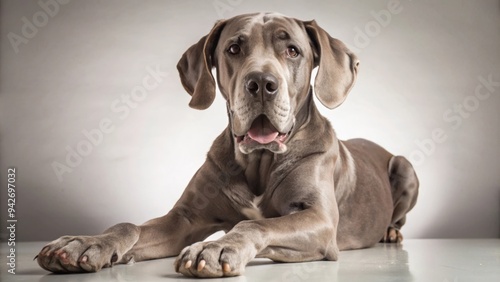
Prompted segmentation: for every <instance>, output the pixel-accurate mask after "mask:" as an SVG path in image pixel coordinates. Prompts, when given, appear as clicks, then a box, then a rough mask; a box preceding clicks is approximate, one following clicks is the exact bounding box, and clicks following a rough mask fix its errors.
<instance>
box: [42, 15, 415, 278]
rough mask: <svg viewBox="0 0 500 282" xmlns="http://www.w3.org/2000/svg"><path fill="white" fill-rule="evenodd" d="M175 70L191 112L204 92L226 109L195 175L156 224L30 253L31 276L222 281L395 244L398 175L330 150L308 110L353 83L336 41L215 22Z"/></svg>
mask: <svg viewBox="0 0 500 282" xmlns="http://www.w3.org/2000/svg"><path fill="white" fill-rule="evenodd" d="M316 67H317V68H318V72H317V75H316V77H315V78H314V87H313V86H311V85H310V81H311V72H312V70H313V69H314V68H316ZM177 68H178V70H179V74H180V78H181V82H182V85H183V86H184V88H185V90H186V91H187V92H188V93H189V95H191V101H190V103H189V105H190V106H191V107H192V108H195V109H206V108H208V107H209V106H210V105H211V104H212V102H213V100H214V98H215V93H216V89H215V87H216V83H215V80H217V82H218V83H217V84H218V86H219V90H220V92H221V93H222V95H223V96H224V99H225V100H226V101H227V114H228V126H227V128H226V129H225V130H224V131H223V132H222V133H221V134H220V135H219V137H217V139H216V140H215V141H214V143H213V145H212V147H211V149H210V151H209V152H208V155H207V158H206V161H205V163H204V164H203V165H202V166H201V168H200V169H199V170H198V171H197V172H196V173H195V175H194V177H193V178H192V179H191V181H190V182H189V184H188V185H187V187H186V189H185V191H184V193H183V195H182V196H181V198H180V199H179V201H178V202H177V203H176V204H175V206H174V207H173V209H172V210H171V211H170V212H169V213H168V214H166V215H165V216H162V217H159V218H155V219H152V220H150V221H148V222H146V223H144V224H143V225H140V226H136V225H134V224H130V223H122V224H118V225H115V226H113V227H111V228H109V229H108V230H106V231H104V233H103V234H101V235H97V236H64V237H61V238H59V239H57V240H55V241H53V242H51V243H49V244H48V245H47V246H45V247H44V248H43V249H42V250H41V251H40V253H39V254H38V256H37V261H38V263H39V264H40V266H41V267H43V268H44V269H46V270H48V271H51V272H56V273H67V272H93V271H98V270H100V269H101V268H103V267H109V266H111V265H113V264H116V263H127V262H130V261H143V260H149V259H156V258H163V257H169V256H177V259H176V261H175V269H176V271H177V272H180V273H182V274H184V275H186V276H195V277H221V276H235V275H240V274H242V273H243V272H244V270H245V265H246V264H247V263H248V262H249V261H250V260H252V259H253V258H255V257H263V258H269V259H272V260H274V261H280V262H299V261H313V260H332V261H335V260H337V259H338V257H339V250H347V249H356V248H364V247H369V246H372V245H374V244H376V243H378V242H380V241H383V242H390V243H399V242H400V241H401V240H402V235H401V233H400V229H401V227H402V226H403V225H404V223H405V219H406V213H407V212H408V211H409V210H410V209H411V208H412V207H413V206H414V205H415V202H416V199H417V194H418V180H417V176H416V174H415V172H414V170H413V168H412V165H411V164H410V163H409V162H408V161H407V160H406V159H405V158H404V157H401V156H393V155H392V154H390V153H389V152H387V151H386V150H385V149H383V148H382V147H380V146H378V145H377V144H374V143H372V142H370V141H367V140H364V139H355V140H348V141H341V140H338V139H337V137H336V135H335V132H334V130H333V129H332V127H331V125H330V123H329V122H328V121H327V119H326V118H324V117H323V116H321V115H320V113H319V112H318V109H317V106H318V105H315V103H314V100H313V95H316V97H317V98H318V100H319V101H320V102H321V103H322V104H323V106H325V107H327V108H330V109H333V108H335V107H337V106H339V105H340V104H342V102H343V101H344V100H345V98H346V96H347V94H348V92H349V91H350V90H351V88H352V87H353V85H354V82H355V81H356V76H357V72H358V68H359V61H358V59H357V57H356V55H354V54H353V53H352V52H351V51H349V49H348V48H347V47H346V46H345V45H344V44H343V43H342V42H341V41H340V40H338V39H335V38H332V37H331V36H330V35H329V34H328V33H327V32H326V31H325V30H323V28H321V27H320V26H319V25H318V24H317V23H316V22H315V21H301V20H297V19H293V18H288V17H285V16H282V15H278V14H272V13H265V14H264V13H262V14H249V15H241V16H237V17H234V18H231V19H228V20H221V21H218V22H217V23H216V24H215V26H214V27H213V28H212V30H211V31H210V32H209V33H208V34H207V35H206V36H204V37H202V38H201V39H200V40H199V41H198V43H196V44H194V45H193V46H191V47H190V48H189V49H187V51H186V52H185V53H184V54H183V55H182V58H181V59H180V61H179V63H178V65H177ZM214 68H215V69H216V73H217V77H213V76H212V72H211V71H212V70H213V69H214ZM339 122H341V121H339ZM207 195H216V196H213V197H208V196H207ZM200 196H205V198H206V199H209V201H204V204H203V205H200V204H197V203H198V202H199V201H196V199H197V197H200ZM220 230H223V231H225V232H226V234H225V235H224V236H223V237H221V238H220V239H218V240H216V241H211V242H204V241H203V240H204V239H205V238H207V237H208V236H209V235H211V234H212V233H214V232H216V231H220Z"/></svg>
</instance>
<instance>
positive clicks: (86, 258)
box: [80, 256, 89, 263]
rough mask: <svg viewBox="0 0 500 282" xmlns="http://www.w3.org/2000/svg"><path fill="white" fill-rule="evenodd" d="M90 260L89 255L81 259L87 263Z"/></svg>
mask: <svg viewBox="0 0 500 282" xmlns="http://www.w3.org/2000/svg"><path fill="white" fill-rule="evenodd" d="M88 260H89V257H88V256H83V257H82V258H81V259H80V262H83V263H86V262H87V261H88Z"/></svg>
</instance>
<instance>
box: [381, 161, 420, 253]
mask: <svg viewBox="0 0 500 282" xmlns="http://www.w3.org/2000/svg"><path fill="white" fill-rule="evenodd" d="M388 173H389V179H390V182H391V193H392V200H393V204H394V210H393V212H392V220H391V224H390V225H389V227H388V228H387V231H386V233H385V235H384V238H382V240H381V242H386V243H400V242H401V241H402V240H403V235H402V234H401V232H400V230H401V227H403V225H404V224H405V222H406V214H407V213H408V212H409V211H410V210H411V209H412V208H413V207H414V206H415V203H416V202H417V195H418V185H419V183H418V178H417V175H416V173H415V170H414V169H413V166H412V165H411V163H410V162H409V161H408V160H407V159H406V158H404V157H402V156H393V157H392V158H391V160H390V161H389V167H388Z"/></svg>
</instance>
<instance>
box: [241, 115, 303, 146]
mask: <svg viewBox="0 0 500 282" xmlns="http://www.w3.org/2000/svg"><path fill="white" fill-rule="evenodd" d="M292 128H293V125H292V126H291V128H290V129H289V130H288V131H287V132H285V133H283V132H279V131H278V130H277V129H276V127H274V125H273V124H272V123H271V121H270V120H269V118H267V116H265V115H260V116H258V117H257V118H256V119H255V120H254V121H253V122H252V125H251V126H250V129H248V131H247V133H246V134H245V135H240V136H237V135H235V136H234V137H235V139H236V142H237V143H238V145H239V147H240V149H241V151H242V152H243V153H250V152H251V151H253V150H255V149H268V150H270V151H273V152H275V153H283V152H284V151H286V145H285V144H284V143H285V141H286V140H287V138H288V136H289V135H290V132H291V131H292Z"/></svg>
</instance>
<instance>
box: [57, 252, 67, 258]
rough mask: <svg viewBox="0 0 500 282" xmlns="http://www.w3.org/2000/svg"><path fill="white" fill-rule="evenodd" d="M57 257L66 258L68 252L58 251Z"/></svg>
mask: <svg viewBox="0 0 500 282" xmlns="http://www.w3.org/2000/svg"><path fill="white" fill-rule="evenodd" d="M59 257H60V258H62V259H67V258H68V253H66V252H62V253H59Z"/></svg>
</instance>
